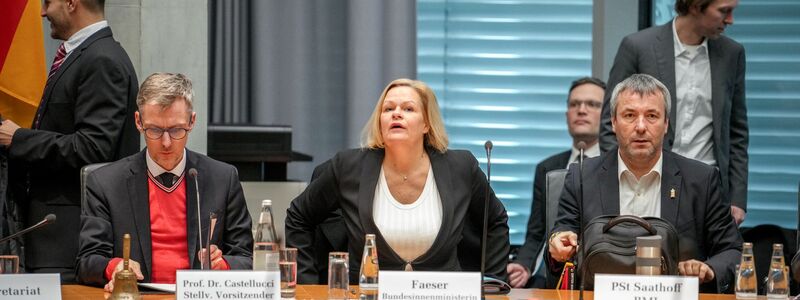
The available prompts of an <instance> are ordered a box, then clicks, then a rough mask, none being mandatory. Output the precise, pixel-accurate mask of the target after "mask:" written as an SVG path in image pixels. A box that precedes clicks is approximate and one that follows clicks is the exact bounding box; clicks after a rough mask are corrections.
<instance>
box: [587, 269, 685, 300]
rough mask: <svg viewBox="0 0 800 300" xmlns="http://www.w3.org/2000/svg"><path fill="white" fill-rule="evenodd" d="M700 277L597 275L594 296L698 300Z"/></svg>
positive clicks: (599, 299) (603, 299)
mask: <svg viewBox="0 0 800 300" xmlns="http://www.w3.org/2000/svg"><path fill="white" fill-rule="evenodd" d="M698 284H699V283H698V280H697V277H688V276H667V275H661V276H647V275H612V274H596V275H595V276H594V299H595V300H696V299H697V297H699V295H698Z"/></svg>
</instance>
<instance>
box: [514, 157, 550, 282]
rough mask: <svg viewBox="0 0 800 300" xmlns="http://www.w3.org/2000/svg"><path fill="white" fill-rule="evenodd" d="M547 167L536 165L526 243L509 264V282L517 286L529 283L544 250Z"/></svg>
mask: <svg viewBox="0 0 800 300" xmlns="http://www.w3.org/2000/svg"><path fill="white" fill-rule="evenodd" d="M545 177H546V175H545V169H544V166H543V165H542V164H541V163H540V164H538V165H537V166H536V173H535V174H534V178H533V201H531V214H530V217H528V229H527V231H526V232H525V243H524V244H522V246H521V247H520V248H519V251H517V258H516V259H515V260H514V261H513V262H511V263H509V264H508V277H509V284H511V286H512V287H515V288H522V287H524V286H525V285H526V284H527V283H528V279H529V278H530V276H531V272H532V271H533V270H534V269H535V266H534V264H535V263H536V258H537V257H538V256H539V251H540V250H542V248H543V247H542V245H543V244H544V242H545V241H544V240H545V238H546V234H545V232H544V231H545V225H546V224H545V221H546V219H547V216H546V213H545V201H546V200H545V196H544V191H543V190H544V185H545Z"/></svg>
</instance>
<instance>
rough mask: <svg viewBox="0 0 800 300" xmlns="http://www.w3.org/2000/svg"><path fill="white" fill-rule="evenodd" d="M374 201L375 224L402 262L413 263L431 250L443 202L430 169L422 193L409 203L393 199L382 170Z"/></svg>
mask: <svg viewBox="0 0 800 300" xmlns="http://www.w3.org/2000/svg"><path fill="white" fill-rule="evenodd" d="M373 201H374V205H373V207H372V217H373V219H374V220H375V225H377V226H378V229H379V230H380V232H381V235H383V238H384V239H386V243H387V244H389V246H390V247H392V250H394V252H395V253H397V254H398V255H399V256H400V257H401V258H402V259H403V260H405V261H406V262H412V261H414V259H416V258H417V257H419V256H420V255H422V254H424V253H425V252H426V251H428V249H430V248H431V246H432V245H433V241H434V240H435V239H436V235H438V234H439V229H440V228H441V227H442V200H441V198H440V197H439V189H438V188H437V187H436V181H435V180H434V178H433V168H432V167H431V168H429V169H428V178H427V180H426V181H425V187H424V188H422V193H421V194H420V195H419V198H417V200H416V201H414V203H411V204H402V203H400V202H398V201H397V200H396V199H395V198H394V197H393V196H392V193H391V192H390V191H389V185H388V184H387V183H386V177H385V175H384V172H383V168H381V174H380V176H379V177H378V185H377V186H376V187H375V198H374V200H373Z"/></svg>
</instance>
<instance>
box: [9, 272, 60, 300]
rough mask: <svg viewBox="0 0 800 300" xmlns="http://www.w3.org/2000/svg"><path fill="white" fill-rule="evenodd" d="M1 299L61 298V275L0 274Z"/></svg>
mask: <svg viewBox="0 0 800 300" xmlns="http://www.w3.org/2000/svg"><path fill="white" fill-rule="evenodd" d="M0 299H19V300H25V299H31V300H33V299H55V300H61V275H59V274H3V275H0Z"/></svg>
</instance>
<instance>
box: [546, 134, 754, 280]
mask: <svg viewBox="0 0 800 300" xmlns="http://www.w3.org/2000/svg"><path fill="white" fill-rule="evenodd" d="M617 151H618V150H617V148H614V149H612V150H611V151H608V152H606V153H603V154H602V155H601V156H599V157H595V158H589V159H587V160H584V162H583V211H582V214H581V215H582V216H583V220H584V224H586V223H588V222H589V221H590V220H592V219H593V218H594V217H597V216H601V215H619V177H618V175H617V170H618V168H617V162H618V157H617ZM662 155H663V156H664V158H663V164H662V172H661V173H662V175H661V218H662V219H664V220H666V221H667V222H669V223H670V224H672V225H673V226H675V229H677V231H678V237H679V247H678V248H679V251H680V254H679V255H680V257H679V258H678V261H685V260H689V259H696V260H699V261H702V262H705V263H706V264H707V265H708V266H709V267H711V268H712V269H713V270H714V274H715V277H716V278H715V279H716V283H713V282H712V283H711V284H708V283H707V284H703V285H701V286H700V288H701V291H704V292H720V293H722V292H729V291H730V290H732V289H733V282H734V279H735V273H734V272H735V271H734V266H735V265H736V264H737V263H738V262H739V259H740V258H741V255H742V236H741V234H739V230H738V228H737V227H736V225H735V224H734V223H733V218H732V217H731V214H730V209H728V207H727V206H726V205H724V204H722V200H721V199H720V197H721V195H720V192H719V172H718V171H717V169H716V168H714V167H712V166H708V165H706V164H703V163H701V162H699V161H696V160H693V159H688V158H685V157H682V156H680V155H677V154H673V153H672V152H670V151H666V150H664V151H662ZM579 172H580V171H579V170H578V168H577V167H574V166H570V168H569V171H568V172H567V177H566V180H565V181H564V191H563V192H562V193H561V200H560V202H559V205H558V217H557V218H556V224H555V227H554V229H553V231H554V232H557V231H572V232H576V233H578V232H580V231H579V230H578V227H579V217H578V214H579V210H578V202H577V198H576V195H578V193H579V189H578V186H579V181H578V177H579V175H578V173H579ZM672 189H674V190H675V191H676V193H675V197H670V190H672ZM547 257H550V256H549V253H547Z"/></svg>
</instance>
